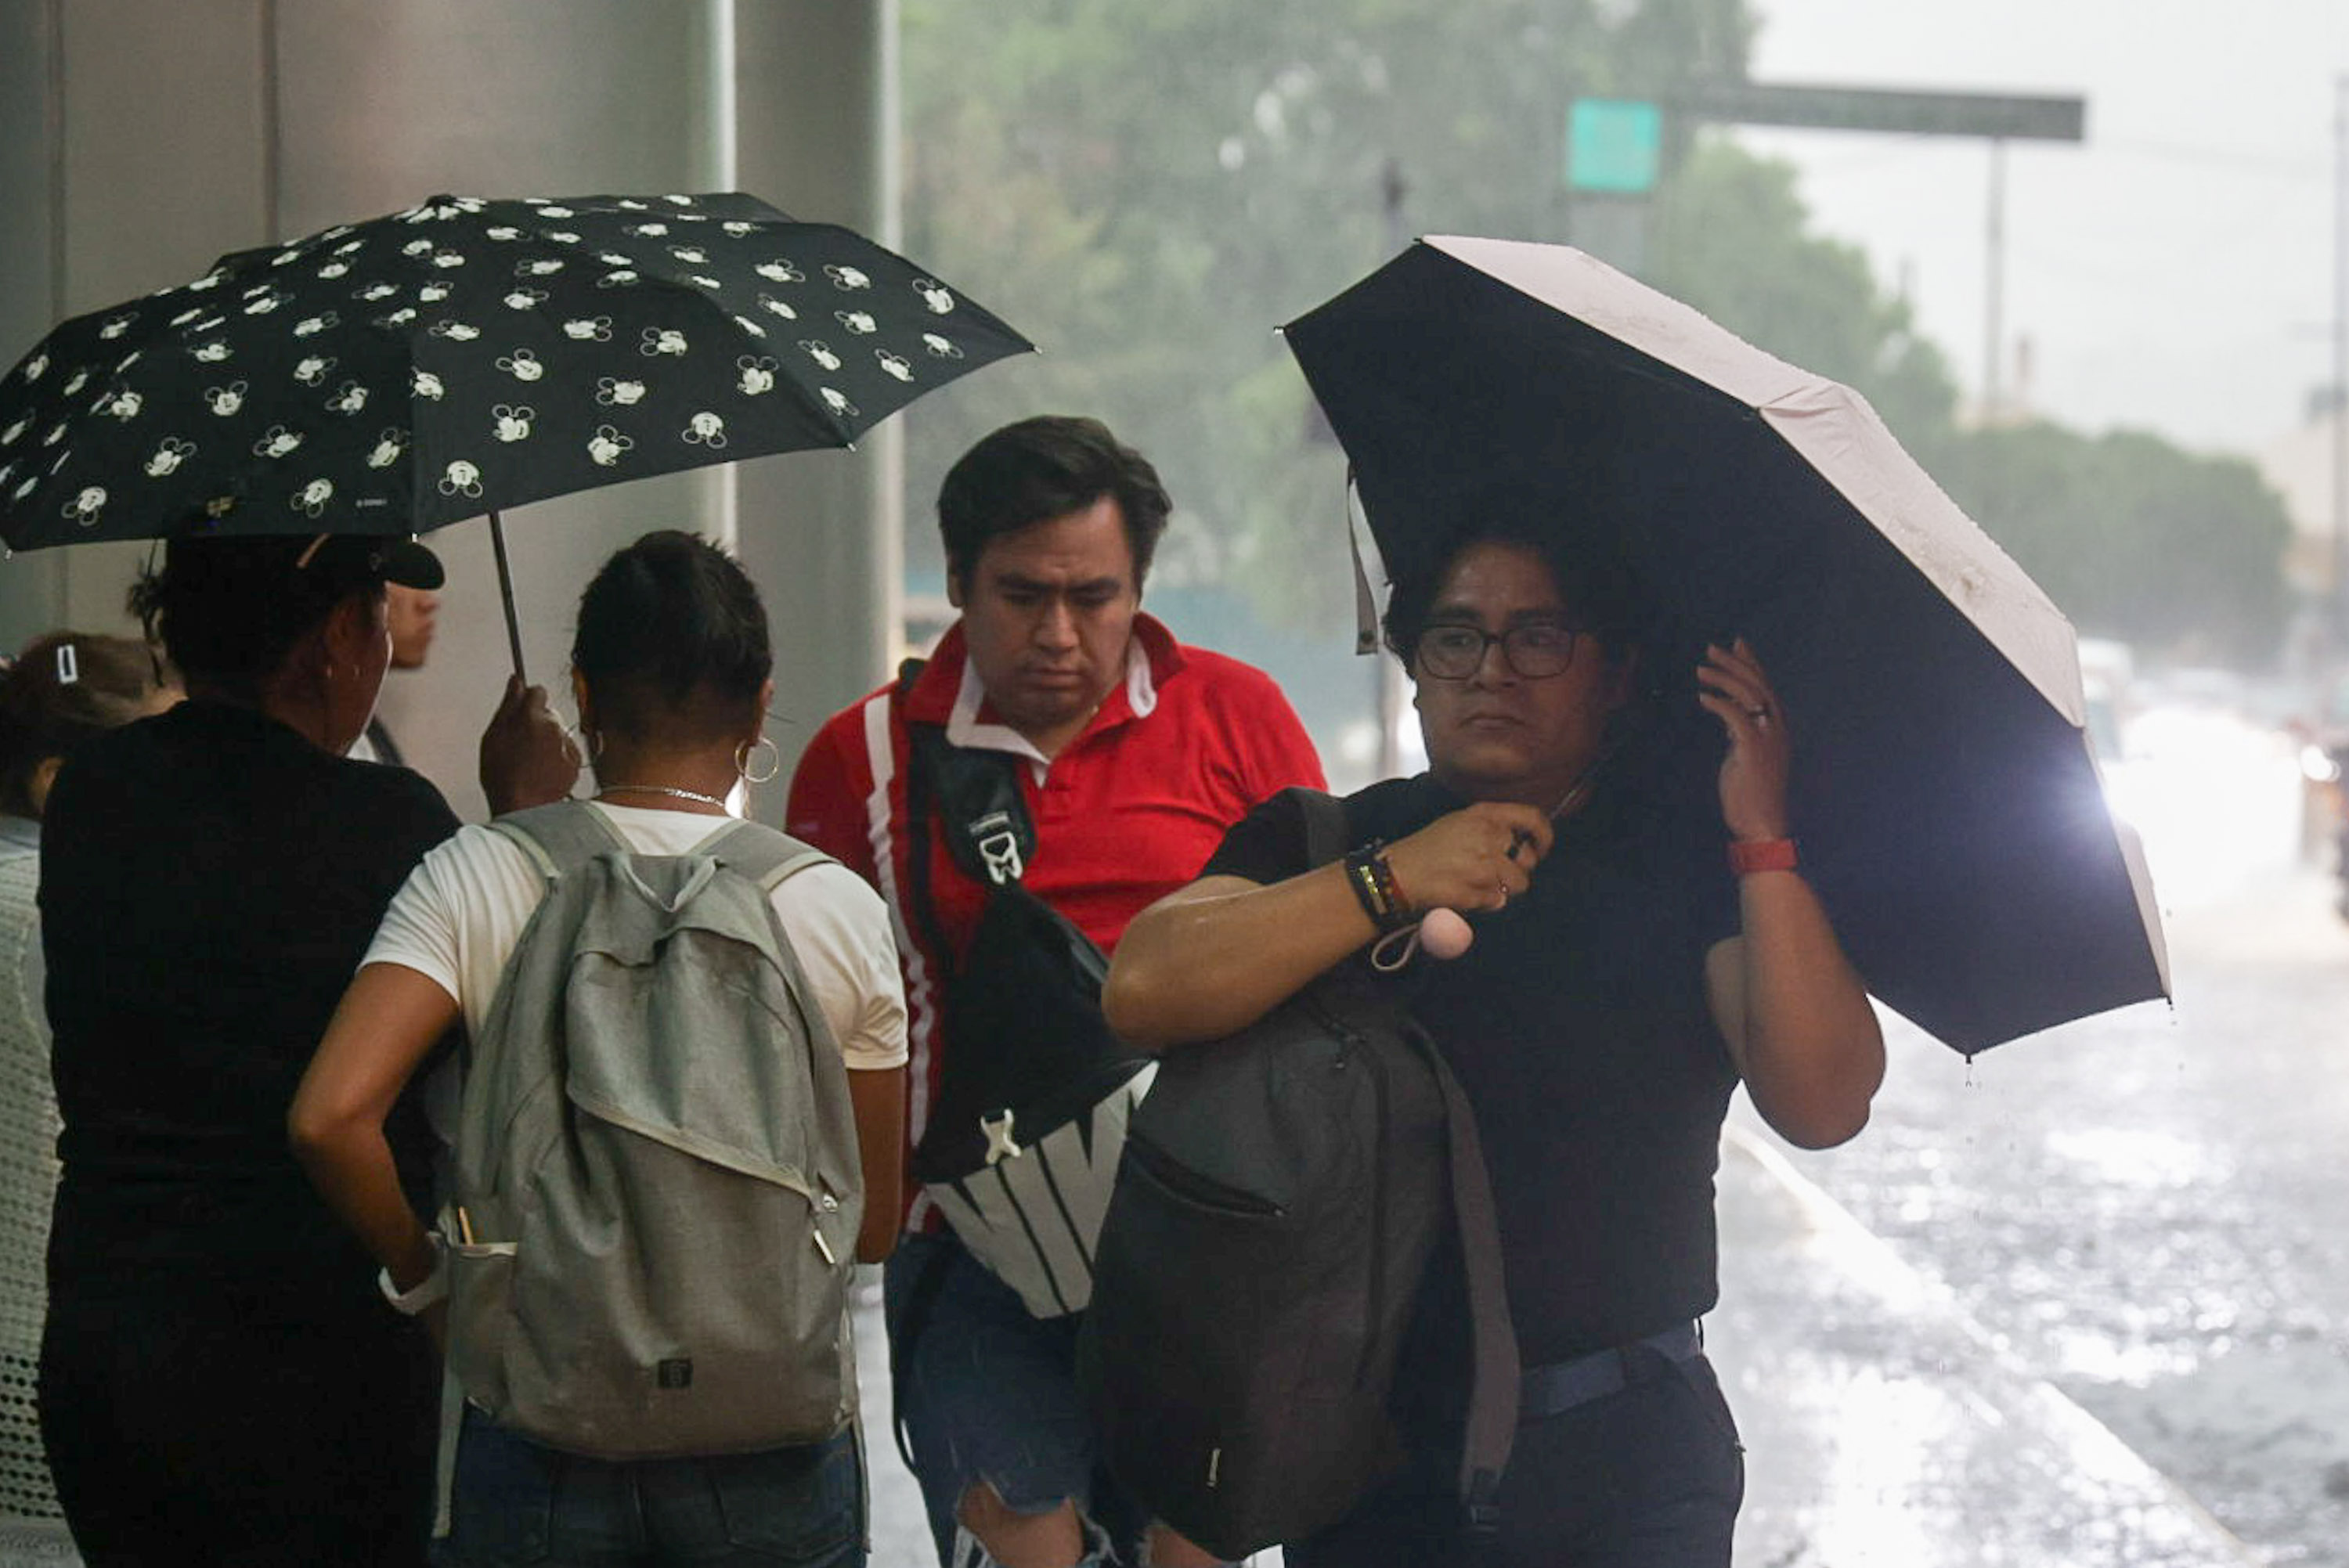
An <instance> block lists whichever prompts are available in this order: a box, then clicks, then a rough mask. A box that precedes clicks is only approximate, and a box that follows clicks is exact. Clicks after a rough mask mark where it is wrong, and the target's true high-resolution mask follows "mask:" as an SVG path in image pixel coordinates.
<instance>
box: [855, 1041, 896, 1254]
mask: <svg viewBox="0 0 2349 1568" xmlns="http://www.w3.org/2000/svg"><path fill="white" fill-rule="evenodd" d="M848 1099H849V1106H850V1109H851V1110H852V1111H853V1112H854V1115H855V1118H856V1149H857V1163H858V1166H859V1168H860V1170H861V1171H862V1172H863V1174H864V1223H863V1224H862V1225H860V1226H859V1227H858V1228H857V1233H856V1261H857V1262H858V1263H861V1264H877V1263H879V1262H881V1261H882V1260H883V1259H885V1258H886V1257H887V1256H888V1255H889V1254H890V1253H892V1252H894V1251H895V1250H896V1246H897V1226H898V1222H899V1221H900V1220H901V1219H902V1218H903V1217H904V1215H903V1210H904V1209H905V1191H904V1185H903V1183H904V1181H905V1176H904V1172H905V1068H850V1069H849V1072H848Z"/></svg>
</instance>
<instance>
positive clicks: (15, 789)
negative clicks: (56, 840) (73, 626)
mask: <svg viewBox="0 0 2349 1568" xmlns="http://www.w3.org/2000/svg"><path fill="white" fill-rule="evenodd" d="M68 675H70V676H71V677H72V678H71V679H67V676H68ZM162 685H163V681H162V678H161V673H160V670H158V668H157V667H156V662H155V655H154V653H153V651H152V650H151V649H150V648H149V647H148V645H146V644H144V643H141V642H138V641H135V640H133V639H132V638H129V637H101V636H93V635H91V634H88V633H86V632H51V633H49V634H47V635H45V636H41V637H37V638H35V639H34V640H33V642H32V643H31V644H30V645H27V646H26V649H25V651H24V652H23V653H21V654H19V655H16V663H14V664H13V665H9V666H8V667H7V668H6V669H5V671H0V811H6V812H9V813H11V814H13V815H16V816H19V817H30V816H34V815H36V812H35V811H34V810H33V795H32V784H33V775H34V774H36V772H38V771H39V770H40V767H41V764H42V763H44V762H46V761H47V760H48V759H49V758H52V757H57V758H64V757H70V756H71V755H73V750H74V748H75V747H77V746H79V745H80V744H81V743H82V742H83V741H85V740H87V739H88V738H90V737H91V736H93V735H97V734H98V733H100V732H101V731H104V730H109V729H112V728H113V727H115V726H117V725H120V724H128V723H129V722H130V721H131V720H132V719H134V718H137V717H139V716H140V714H141V713H143V712H144V711H145V710H146V707H147V705H148V704H149V703H150V702H151V701H153V700H154V697H155V693H156V692H157V690H159V689H160V687H161V686H162Z"/></svg>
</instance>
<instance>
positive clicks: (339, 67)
mask: <svg viewBox="0 0 2349 1568" xmlns="http://www.w3.org/2000/svg"><path fill="white" fill-rule="evenodd" d="M895 20H896V19H895V4H894V0H497V3H496V4H494V5H488V4H482V3H481V0H203V3H202V4H201V5H191V4H189V3H188V0H0V214H5V220H0V363H5V362H6V361H9V360H13V359H14V358H16V356H19V355H21V354H22V353H24V352H25V351H26V349H27V348H29V347H30V346H31V345H32V344H33V343H34V342H35V341H36V339H37V338H38V337H39V336H40V335H41V334H42V333H43V332H45V331H47V328H48V327H49V325H52V324H53V323H54V322H55V321H56V320H57V319H59V318H61V317H63V316H65V315H74V314H77V313H78V312H81V311H85V310H91V309H95V308H98V307H99V306H101V305H104V304H108V303H109V302H110V301H113V300H116V299H120V298H125V297H128V296H130V295H133V294H143V293H146V292H148V291H150V290H152V289H157V288H161V287H165V286H167V285H170V284H175V283H179V282H183V281H185V280H186V279H187V278H190V277H192V276H194V275H196V274H198V273H201V272H202V270H203V269H204V268H205V267H206V266H208V265H209V264H210V263H211V262H212V259H213V258H214V257H215V256H218V255H220V254H221V253H224V252H228V251H233V250H240V249H243V248H245V247H247V246H251V245H255V244H260V243H264V242H268V241H272V240H282V239H291V238H294V237H296V236H299V235H301V234H305V233H308V232H313V231H315V230H316V229H319V228H323V227H325V226H326V225H328V224H330V223H335V222H342V221H346V220H350V219H357V218H364V217H368V216H372V215H374V214H377V213H379V212H384V211H392V210H395V209H398V208H400V207H404V206H407V205H409V204H410V203H412V202H414V201H419V200H420V199H421V198H423V197H425V196H428V195H431V194H433V193H436V192H440V191H450V192H459V193H472V194H482V195H498V196H511V195H528V194H551V195H562V194H583V193H587V192H597V191H673V190H690V191H702V190H724V189H734V190H745V191H750V192H752V193H753V194H756V195H759V196H761V197H763V198H765V199H766V200H768V201H771V202H773V203H774V204H775V205H777V206H779V207H781V208H782V209H784V210H785V211H790V212H792V214H794V215H795V216H799V217H805V218H811V219H823V220H828V221H832V222H843V223H847V224H850V225H852V226H854V227H857V228H860V229H862V230H864V232H868V233H873V234H874V235H875V236H876V237H880V238H883V239H884V240H885V241H886V240H887V239H888V238H890V237H892V232H893V230H894V228H895V201H896V192H895V183H894V178H893V173H892V170H893V169H894V165H895V149H894V142H893V135H894V130H893V127H894V122H895V99H894V94H895V73H894V55H893V52H892V46H891V40H892V39H893V38H894V36H895ZM895 464H896V446H895V438H894V436H888V435H884V436H882V437H881V438H877V439H873V440H868V441H867V443H866V444H865V447H864V449H863V450H861V451H859V452H856V453H853V454H852V453H842V452H807V453H795V454H790V455H786V456H781V457H775V458H769V459H761V460H759V461H757V462H754V463H751V464H748V465H743V466H741V467H740V469H734V468H729V469H709V470H704V471H702V472H700V473H695V474H686V475H672V476H665V477H661V478H656V479H649V480H637V481H635V482H633V483H629V484H625V485H620V486H616V487H613V488H610V489H606V490H597V491H593V492H589V493H586V494H583V495H578V496H572V497H566V498H563V499H560V500H550V501H544V502H541V503H538V504H536V505H533V506H529V507H525V508H522V509H520V510H518V511H513V512H511V513H509V514H507V516H506V520H505V524H506V536H507V540H508V542H509V546H510V549H511V551H512V556H513V564H514V570H515V574H516V578H517V593H516V600H517V605H518V609H519V612H520V615H521V620H522V629H523V648H524V655H525V658H526V660H527V662H528V665H529V670H530V674H531V676H532V678H533V680H538V681H542V682H544V683H546V684H548V685H549V686H552V687H554V688H556V689H557V692H558V696H559V697H560V699H561V700H560V703H559V706H561V707H564V709H565V711H567V710H568V706H569V704H568V694H567V690H566V689H564V686H563V682H562V673H563V670H564V662H565V654H566V651H567V649H568V646H569V640H570V626H571V616H572V610H573V607H574V604H575V603H576V600H577V596H578V593H579V590H580V588H581V586H582V585H583V584H584V583H585V581H586V578H587V577H588V575H589V574H590V573H592V571H593V570H594V568H595V564H596V563H597V562H600V561H601V560H602V559H603V558H604V557H605V555H607V554H608V553H609V552H611V551H612V550H613V549H615V548H616V547H617V546H619V545H621V544H624V543H626V542H627V541H628V540H630V539H632V538H634V537H635V536H636V534H637V533H639V532H641V531H644V530H645V529H647V528H652V527H684V528H691V529H695V530H697V531H702V532H705V533H710V534H714V535H719V536H722V537H727V538H730V539H733V540H734V541H735V542H737V544H738V547H739V548H740V551H741V552H742V554H743V557H744V560H745V562H746V563H747V564H748V565H749V566H750V569H751V571H752V573H753V575H754V576H756V577H757V578H758V579H759V581H760V583H761V589H762V591H763V592H764V593H766V595H767V600H768V604H769V610H770V614H771V618H772V619H773V622H774V624H775V629H776V640H777V665H778V668H777V685H778V686H779V688H781V696H780V697H779V700H778V703H777V707H778V709H779V710H781V712H782V713H783V714H784V715H785V716H786V717H787V719H788V722H786V723H781V724H778V725H777V726H776V727H775V728H774V731H773V734H774V738H775V740H776V741H777V743H778V744H779V746H781V748H782V750H783V752H784V755H785V757H786V758H787V759H788V758H795V757H796V755H797V753H798V751H799V748H800V746H801V745H802V743H803V741H804V739H805V738H806V733H807V731H808V729H809V728H810V727H812V724H813V723H814V722H816V721H818V720H820V719H821V718H822V717H823V715H824V714H826V713H828V712H830V711H831V710H832V709H833V707H838V706H839V705H840V704H842V703H844V702H846V701H848V700H850V699H851V698H852V697H854V696H856V695H858V694H859V693H861V692H862V691H864V690H865V689H866V688H868V687H869V686H872V685H873V684H874V683H875V682H876V681H877V680H878V679H879V678H880V677H881V676H882V674H883V670H884V664H885V658H886V656H887V652H888V650H889V648H890V647H891V646H892V645H893V642H894V635H895V624H896V604H895V593H896V582H897V571H896V562H897V551H898V536H897V525H898V519H897V516H896V512H895V505H896V501H895V498H896V495H897V493H898V490H899V485H898V482H897V475H896V471H895ZM429 542H430V543H431V544H432V545H433V547H434V548H435V549H436V550H438V551H439V552H440V553H441V555H442V557H443V559H444V560H446V561H447V562H448V565H449V571H450V584H449V587H448V589H447V590H446V592H445V593H444V594H443V596H442V609H441V615H440V637H439V640H438V642H437V644H436V645H435V647H434V649H433V654H432V658H431V662H430V664H429V666H428V667H427V668H426V669H424V670H422V671H419V672H415V673H412V674H395V675H394V676H392V677H391V678H390V680H389V681H388V682H387V684H386V686H385V691H384V697H383V704H382V708H383V713H384V716H385V717H386V719H387V721H388V723H389V724H390V725H391V727H392V728H393V731H394V733H395V734H396V735H397V736H398V738H399V739H400V742H401V744H402V746H403V747H404V748H406V749H407V751H408V752H409V756H410V758H411V760H413V761H415V762H416V763H417V764H418V766H419V767H420V768H421V769H423V770H424V771H425V772H426V773H427V774H429V776H430V777H431V778H432V779H434V780H435V781H436V782H437V783H439V784H440V786H441V788H442V789H443V790H444V791H446V792H447V793H448V795H449V796H450V800H451V802H452V803H453V804H455V805H456V806H457V808H458V810H459V811H460V814H463V815H467V816H472V817H478V816H479V815H480V814H481V800H480V797H479V793H478V790H477V789H476V787H475V785H474V782H473V779H472V773H473V762H472V756H473V747H474V743H475V738H476V736H477V734H478V732H479V728H480V726H481V721H482V720H483V719H484V718H486V717H487V716H488V713H489V710H490V708H491V707H492V705H493V704H494V702H495V700H496V697H497V695H498V692H499V689H500V687H501V685H502V678H503V673H504V670H505V667H506V665H507V662H508V661H507V655H506V651H505V638H504V632H503V627H502V620H501V617H500V614H499V610H498V603H497V590H496V578H495V574H494V571H493V568H492V561H491V552H490V547H489V541H488V532H487V529H486V527H485V526H484V525H483V524H481V523H479V522H468V523H460V524H457V525H456V526H454V527H451V528H448V529H444V530H441V531H440V532H438V533H436V534H434V535H433V536H432V537H431V538H430V540H429ZM140 553H141V552H140V550H139V549H138V548H137V547H135V546H119V545H118V546H82V547H78V548H69V549H64V550H53V551H47V552H36V553H32V554H26V555H19V556H16V557H14V558H12V559H10V560H9V561H7V562H5V563H0V645H5V646H7V647H12V648H13V647H15V646H17V645H21V644H22V643H23V642H24V641H25V640H26V639H27V638H28V637H30V636H32V635H34V634H37V633H38V632H40V631H43V630H46V629H47V628H48V627H50V626H53V625H57V624H74V625H78V626H82V627H86V628H88V629H92V630H119V629H123V628H124V625H125V620H124V616H123V614H122V609H121V601H122V593H123V590H124V588H125V586H126V585H127V584H128V583H129V579H130V576H131V574H132V573H133V572H134V571H135V569H136V566H137V563H138V561H139V559H140ZM759 805H760V809H761V815H765V816H775V815H778V814H779V813H780V810H781V785H780V783H778V784H777V785H774V786H771V787H770V788H769V789H768V790H767V791H765V793H764V795H763V797H762V798H761V800H760V802H759Z"/></svg>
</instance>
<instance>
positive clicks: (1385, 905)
mask: <svg viewBox="0 0 2349 1568" xmlns="http://www.w3.org/2000/svg"><path fill="white" fill-rule="evenodd" d="M1385 851H1386V846H1385V845H1383V844H1380V843H1370V844H1365V845H1363V846H1362V847H1361V849H1359V850H1354V851H1350V852H1349V853H1348V854H1347V856H1346V860H1345V869H1346V885H1347V886H1348V887H1350V888H1352V889H1353V890H1354V901H1355V902H1356V903H1360V904H1361V906H1362V913H1364V914H1367V915H1369V916H1370V917H1371V924H1372V925H1375V926H1377V927H1378V928H1379V930H1380V931H1381V932H1388V931H1397V930H1400V929H1402V927H1403V926H1406V925H1409V924H1410V923H1411V918H1412V916H1411V909H1410V907H1409V906H1408V905H1407V904H1405V903H1403V901H1402V894H1401V893H1399V892H1396V890H1395V880H1394V872H1393V869H1392V868H1391V867H1390V866H1389V865H1388V864H1387V861H1386V853H1385Z"/></svg>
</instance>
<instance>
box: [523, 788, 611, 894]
mask: <svg viewBox="0 0 2349 1568" xmlns="http://www.w3.org/2000/svg"><path fill="white" fill-rule="evenodd" d="M490 829H491V830H492V832H498V833H502V834H504V835H505V836H506V838H508V839H509V840H511V841H512V842H513V843H514V844H515V845H517V846H518V847H519V848H520V849H521V850H522V852H523V854H524V855H525V856H527V857H528V858H529V860H530V862H531V864H533V866H535V867H537V868H538V873H539V875H541V876H543V877H544V878H545V879H546V880H547V881H548V882H553V881H554V880H555V879H556V878H558V877H560V876H562V875H564V873H565V872H570V871H573V870H575V869H576V868H578V867H580V866H584V865H585V864H586V863H587V862H588V861H592V860H594V859H595V857H596V856H597V855H601V854H607V853H609V852H610V851H614V850H618V851H622V852H624V853H626V852H627V851H628V849H629V845H628V842H627V841H626V840H625V839H623V838H621V837H620V834H619V831H618V830H616V829H615V828H614V827H613V826H612V824H611V822H610V820H608V819H606V818H605V815H604V814H603V813H602V812H601V811H598V810H595V807H593V806H591V805H589V804H588V803H587V802H586V801H585V800H556V801H554V802H553V803H552V804H550V805H545V806H533V807H531V808H530V809H529V810H523V811H509V812H507V813H506V814H505V815H504V816H502V817H500V818H498V819H496V820H493V821H492V822H491V823H490Z"/></svg>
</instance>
